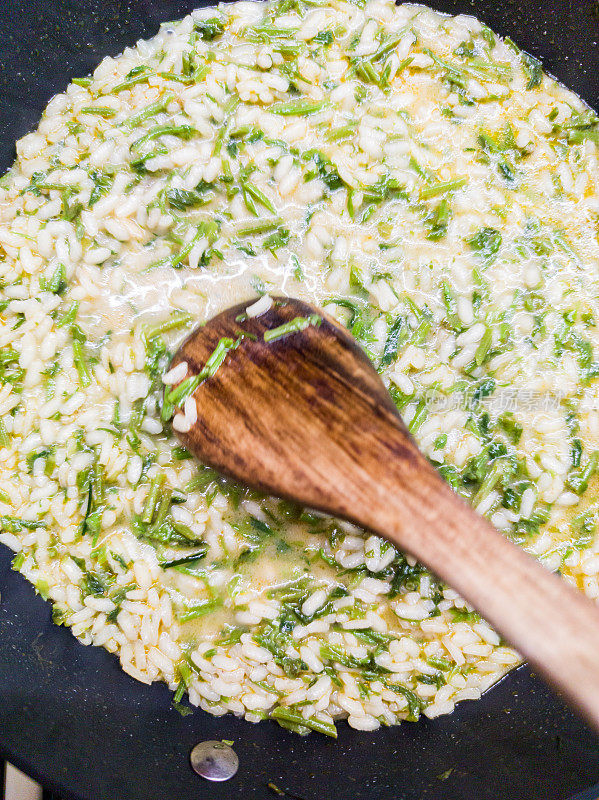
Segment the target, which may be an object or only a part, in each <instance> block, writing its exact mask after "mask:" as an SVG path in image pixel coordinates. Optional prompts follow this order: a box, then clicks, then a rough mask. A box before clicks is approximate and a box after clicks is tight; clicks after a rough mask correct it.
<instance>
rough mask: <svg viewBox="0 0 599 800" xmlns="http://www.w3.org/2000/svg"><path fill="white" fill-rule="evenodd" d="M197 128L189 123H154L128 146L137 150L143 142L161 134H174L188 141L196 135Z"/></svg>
mask: <svg viewBox="0 0 599 800" xmlns="http://www.w3.org/2000/svg"><path fill="white" fill-rule="evenodd" d="M197 133H198V132H197V130H196V129H195V128H193V127H192V126H191V125H156V127H154V128H151V129H150V130H149V131H148V132H147V133H146V134H144V136H142V137H141V138H140V139H136V141H134V142H133V144H132V145H131V147H130V150H131V151H132V152H135V151H137V150H139V149H140V148H141V147H142V146H143V145H144V144H146V143H147V142H150V141H152V140H154V139H158V138H160V137H161V136H176V137H177V138H178V139H184V140H185V141H189V139H192V138H193V137H194V136H196V135H197Z"/></svg>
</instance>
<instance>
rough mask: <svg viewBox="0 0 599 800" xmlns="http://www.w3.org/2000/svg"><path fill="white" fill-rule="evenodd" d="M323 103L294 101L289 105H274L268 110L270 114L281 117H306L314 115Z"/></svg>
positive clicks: (320, 109) (322, 106)
mask: <svg viewBox="0 0 599 800" xmlns="http://www.w3.org/2000/svg"><path fill="white" fill-rule="evenodd" d="M324 105H325V104H324V101H322V100H321V101H320V102H314V101H312V100H296V101H292V102H290V103H275V104H274V105H272V106H270V108H269V109H268V110H269V111H270V112H271V114H278V115H279V116H282V117H307V116H309V115H310V114H316V113H317V112H318V111H322V109H323V108H324Z"/></svg>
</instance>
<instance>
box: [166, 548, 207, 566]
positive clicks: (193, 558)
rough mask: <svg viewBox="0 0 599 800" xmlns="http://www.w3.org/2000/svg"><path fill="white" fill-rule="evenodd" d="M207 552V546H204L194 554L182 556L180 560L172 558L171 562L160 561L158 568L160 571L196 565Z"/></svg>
mask: <svg viewBox="0 0 599 800" xmlns="http://www.w3.org/2000/svg"><path fill="white" fill-rule="evenodd" d="M207 552H208V546H207V545H206V546H205V547H203V548H202V549H201V550H196V551H195V552H194V553H190V554H189V555H188V556H182V557H181V558H174V559H172V560H171V561H161V562H160V566H161V567H162V569H172V568H173V567H180V566H183V565H184V564H187V565H194V566H195V565H196V564H197V563H198V562H199V561H201V560H202V559H203V558H204V556H205V555H206V553H207Z"/></svg>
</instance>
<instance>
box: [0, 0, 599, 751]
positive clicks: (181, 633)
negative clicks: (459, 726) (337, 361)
mask: <svg viewBox="0 0 599 800" xmlns="http://www.w3.org/2000/svg"><path fill="white" fill-rule="evenodd" d="M598 146H599V128H598V120H597V117H596V116H595V115H594V114H593V113H592V112H591V111H590V110H589V109H588V108H587V107H585V106H584V104H583V103H582V102H581V101H580V99H579V98H578V97H576V96H575V95H573V94H572V93H571V92H569V91H567V90H566V89H564V88H563V87H562V86H560V85H559V84H557V83H556V82H555V81H554V80H552V79H551V78H549V77H547V76H546V75H545V74H544V73H543V71H542V69H541V66H540V64H539V62H538V61H537V60H536V59H534V58H533V57H531V56H529V55H527V54H526V53H523V52H522V51H520V50H519V48H518V47H517V45H516V44H514V42H512V41H510V40H507V39H506V40H502V39H500V38H498V37H497V36H495V35H494V34H493V33H492V31H491V30H489V28H487V27H485V26H484V25H483V24H481V23H480V22H478V21H477V20H475V19H473V18H472V17H466V16H458V17H447V16H444V15H441V14H438V13H436V12H434V11H432V10H430V9H428V8H426V7H424V6H419V5H408V4H405V5H401V6H399V7H395V6H394V4H393V3H392V2H390V1H389V0H369V2H363V1H362V0H354V2H345V0H277V2H267V3H249V2H237V3H232V4H226V5H222V6H219V7H218V8H211V9H204V10H202V11H198V12H194V13H193V14H191V15H190V16H188V17H186V18H185V19H183V20H182V21H180V22H177V23H172V24H167V25H164V26H163V27H162V28H161V30H160V32H159V34H158V35H157V36H156V37H155V38H154V39H152V40H151V41H140V42H139V43H138V44H137V46H136V47H134V48H131V49H127V50H126V51H125V52H124V53H123V54H122V55H121V56H119V57H117V58H106V59H105V60H104V61H103V62H102V63H101V64H100V65H99V66H98V68H97V69H96V70H95V72H94V74H93V75H92V76H90V77H85V78H81V79H77V80H74V81H73V83H72V84H71V85H70V86H69V87H68V88H67V90H66V91H65V92H64V93H63V94H60V95H57V96H56V97H54V98H53V99H52V100H51V102H50V103H49V105H48V107H47V109H46V111H45V113H44V115H43V118H42V120H41V122H40V125H39V127H38V129H37V131H35V132H33V133H31V134H29V135H27V136H25V137H24V138H23V139H21V141H20V142H19V143H18V145H17V153H18V158H17V161H16V163H15V165H14V167H13V168H12V169H11V170H10V171H9V172H8V174H7V175H6V176H5V177H4V178H3V180H2V182H1V186H0V253H1V260H0V267H1V280H2V284H1V285H2V299H1V312H2V313H1V326H0V339H1V341H0V414H1V417H0V528H1V533H0V542H2V543H3V544H4V545H7V546H8V547H9V548H12V550H14V551H15V556H14V560H13V566H14V568H15V569H16V570H18V571H20V572H21V573H22V574H23V575H24V576H25V577H26V578H27V579H28V580H29V581H31V583H32V584H33V585H34V586H35V588H36V590H37V591H38V592H39V593H40V594H41V595H42V596H43V597H44V598H47V599H48V600H50V601H51V602H52V603H53V619H54V621H55V622H56V623H57V624H60V625H66V626H68V627H69V628H70V629H71V631H72V632H73V634H74V635H75V636H76V637H77V638H78V639H79V640H80V641H81V642H83V643H84V644H94V645H101V646H103V647H105V648H107V649H108V650H109V651H110V652H113V653H115V654H116V655H117V656H118V658H119V659H120V662H121V664H122V667H123V669H124V670H125V671H126V672H127V673H129V675H131V676H133V677H134V678H136V679H138V680H140V681H144V682H146V683H150V682H152V681H155V680H162V681H165V682H166V683H167V684H168V686H169V687H170V689H171V690H172V691H173V692H174V702H175V704H176V705H177V706H178V707H179V709H180V710H181V709H182V708H188V706H181V705H180V704H181V701H182V700H184V699H185V698H186V697H187V698H188V700H189V702H190V703H191V704H192V705H194V706H200V707H201V708H203V709H205V710H206V711H209V712H210V713H212V714H217V715H220V714H224V713H226V712H233V713H234V714H237V715H242V716H245V718H246V719H247V720H250V721H252V722H256V721H258V720H261V719H264V718H266V717H270V718H272V719H275V720H276V721H277V722H279V723H280V724H281V725H283V726H284V727H287V728H290V729H292V730H294V731H297V732H300V733H305V732H307V731H308V730H315V731H319V732H322V733H324V734H328V735H331V736H336V727H335V721H336V720H337V719H340V718H347V719H348V721H349V724H350V725H351V726H353V727H354V728H358V729H360V730H373V729H376V728H377V727H379V726H380V725H393V724H396V723H398V722H400V721H401V720H416V719H417V718H418V717H419V715H420V714H425V715H426V716H428V717H435V716H437V715H440V714H445V713H449V712H451V711H452V710H453V709H454V706H455V704H456V703H457V702H458V701H461V700H466V699H469V700H474V699H477V698H479V697H480V695H481V693H482V692H483V691H485V690H486V689H487V688H488V687H490V686H491V685H492V684H493V683H494V682H495V681H497V680H498V679H499V678H500V677H501V676H502V675H503V674H504V673H505V672H506V671H507V670H508V669H510V668H511V667H512V666H514V665H515V664H517V663H518V662H519V656H518V654H517V653H516V652H514V651H513V650H512V649H510V648H509V647H508V646H506V644H505V643H504V642H503V641H502V640H501V639H500V637H499V636H498V635H497V634H496V633H495V632H494V631H493V630H492V629H491V628H490V627H489V625H487V624H486V623H485V621H484V620H483V619H481V618H480V617H479V616H478V614H477V613H476V612H475V611H474V610H473V609H472V608H470V607H469V606H468V605H467V604H466V603H465V602H464V601H463V600H462V599H461V598H460V597H459V596H458V595H457V594H456V593H455V592H454V591H452V589H451V588H450V587H447V586H446V585H443V584H441V583H439V581H438V580H437V579H436V578H435V577H434V576H433V575H431V574H430V573H429V572H428V571H427V570H426V569H424V568H423V567H422V566H421V565H420V564H418V563H416V562H415V561H414V560H413V559H411V558H410V557H408V556H406V555H404V554H402V553H400V552H398V551H397V550H396V549H395V548H394V547H392V546H391V545H390V544H388V543H387V542H385V541H383V540H381V539H379V538H378V537H376V536H373V535H369V534H368V533H365V532H363V531H362V530H359V529H357V528H356V527H354V526H352V525H350V524H347V523H345V522H342V521H339V520H336V519H332V518H330V517H326V516H323V515H320V514H316V513H313V512H312V511H311V510H309V509H302V508H297V507H294V506H292V505H290V504H289V503H286V502H283V501H280V500H277V499H275V498H271V497H264V496H260V495H258V494H257V493H255V492H252V491H249V490H247V489H244V488H242V487H240V486H237V485H234V484H233V483H231V482H228V481H226V480H224V479H222V478H221V477H219V476H218V475H217V474H215V473H214V472H213V471H212V470H211V469H209V468H207V467H204V466H202V465H199V464H197V463H196V462H195V461H194V460H193V459H192V458H191V456H190V454H189V453H188V452H186V451H185V449H184V448H182V447H181V446H180V445H179V444H178V443H177V440H176V437H175V435H174V433H173V429H172V425H173V422H172V416H173V405H176V403H169V402H165V401H164V397H165V394H164V390H165V384H166V386H167V389H166V397H167V398H168V397H169V396H170V395H171V394H172V391H173V390H172V389H169V388H168V387H169V386H171V385H173V384H176V383H177V382H178V381H180V380H181V377H182V376H181V375H178V374H173V372H170V373H169V372H168V368H169V361H170V356H171V354H172V353H173V352H174V350H175V349H176V347H177V344H178V343H179V342H180V341H181V340H182V338H183V337H184V336H185V335H186V333H188V332H189V330H190V329H191V328H192V327H193V326H194V325H195V324H197V322H198V321H201V320H205V319H207V318H209V317H211V316H212V315H214V314H215V313H217V312H219V311H220V310H222V309H224V308H226V307H227V306H229V305H232V304H234V303H237V302H243V301H247V303H248V306H253V308H252V309H251V313H254V314H257V313H260V311H261V310H263V309H265V308H267V307H268V304H269V303H270V299H269V298H270V294H271V293H275V294H283V295H290V296H296V297H299V298H301V299H305V300H308V301H311V302H313V303H316V304H318V305H319V306H321V307H323V308H324V309H325V310H326V311H327V312H328V313H329V314H332V315H333V316H335V317H336V318H337V319H339V320H340V321H341V322H343V323H344V324H345V325H347V326H348V328H349V329H350V330H351V332H352V333H353V335H354V336H355V337H356V338H357V339H358V340H359V341H360V343H361V344H362V345H363V347H364V348H365V349H366V352H367V353H368V355H369V356H370V358H371V359H372V361H373V362H374V364H375V366H376V367H377V368H378V370H379V371H380V373H381V375H382V377H383V380H384V381H385V383H386V385H387V386H388V387H389V391H390V393H391V395H392V397H393V399H394V400H395V402H396V404H397V407H398V409H399V410H400V412H401V414H402V416H403V418H404V420H405V421H406V423H407V424H408V425H409V428H410V430H411V432H412V433H413V435H414V436H415V437H416V439H417V441H418V443H419V445H420V447H421V448H422V449H423V451H424V452H425V453H426V455H427V456H428V458H429V459H430V460H431V461H432V463H433V464H435V465H436V466H437V467H438V469H439V471H440V473H441V474H442V475H443V477H444V478H445V479H446V480H447V481H448V482H449V483H450V484H451V485H452V486H453V487H454V488H455V490H456V491H457V492H459V493H460V494H461V495H462V496H464V497H465V498H467V499H468V500H469V501H470V502H471V503H472V505H473V506H474V507H475V508H476V509H477V510H478V511H479V512H480V513H481V514H484V515H486V516H487V517H488V518H489V519H490V521H491V522H492V524H493V525H495V526H496V527H497V528H498V529H499V530H501V531H502V532H503V533H504V534H505V535H506V536H508V537H509V538H511V539H512V540H514V541H515V542H517V543H519V544H521V545H523V546H524V547H526V549H527V550H528V551H529V552H531V553H533V554H535V555H536V556H538V557H539V558H540V559H541V560H542V562H543V563H544V564H545V565H546V566H547V568H548V569H551V570H554V571H558V570H559V571H560V572H561V573H562V575H563V576H564V579H565V580H567V581H569V582H571V583H573V584H575V585H576V586H578V587H579V588H580V589H581V590H583V591H585V592H586V593H587V595H588V596H590V597H591V598H596V597H597V596H598V595H599V582H598V574H599V542H598V541H597V540H596V538H595V528H596V522H597V502H596V495H597V493H596V481H597V479H596V477H595V472H596V471H597V468H598V465H599V417H598V415H597V407H598V399H599V381H598V380H597V378H598V376H599V361H598V360H596V354H597V350H598V348H599V335H598V332H597V327H596V323H597V318H598V315H599V299H598V298H599V271H598V266H599V241H598V235H599V172H598ZM187 419H188V418H187V417H186V416H185V413H183V414H179V415H178V416H176V417H175V421H176V425H178V426H179V427H181V426H185V424H186V420H187Z"/></svg>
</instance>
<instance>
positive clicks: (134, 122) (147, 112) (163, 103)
mask: <svg viewBox="0 0 599 800" xmlns="http://www.w3.org/2000/svg"><path fill="white" fill-rule="evenodd" d="M174 99H175V96H174V94H172V93H171V92H167V93H166V94H165V95H164V96H163V97H162V98H161V99H160V100H157V101H156V102H155V103H152V104H151V105H149V106H146V107H145V108H144V109H142V110H141V111H138V112H137V114H133V115H132V116H131V117H129V119H126V120H125V121H124V122H123V127H125V128H136V127H137V126H138V125H141V123H142V122H145V121H146V120H147V119H150V118H151V117H155V116H156V115H157V114H160V113H162V112H163V111H166V109H167V107H168V105H169V103H170V102H171V101H172V100H174Z"/></svg>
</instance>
